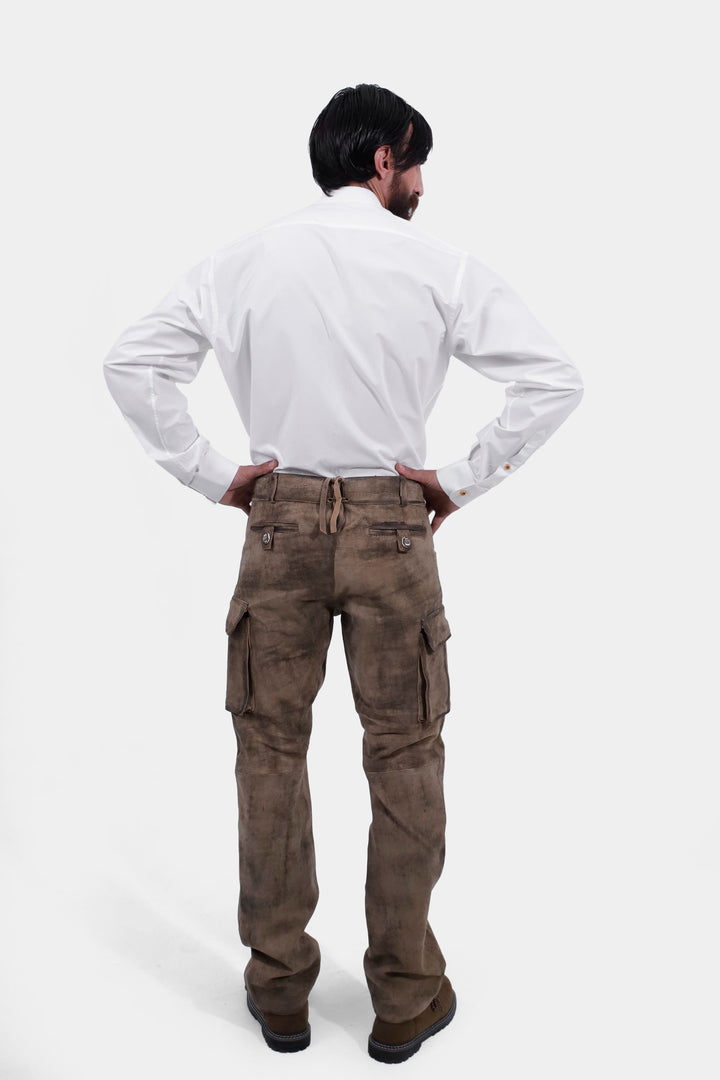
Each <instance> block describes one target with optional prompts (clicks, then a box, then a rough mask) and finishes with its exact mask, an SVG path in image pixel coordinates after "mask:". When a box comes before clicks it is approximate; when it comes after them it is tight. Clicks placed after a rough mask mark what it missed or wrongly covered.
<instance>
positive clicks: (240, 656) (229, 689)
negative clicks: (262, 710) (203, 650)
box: [225, 596, 255, 713]
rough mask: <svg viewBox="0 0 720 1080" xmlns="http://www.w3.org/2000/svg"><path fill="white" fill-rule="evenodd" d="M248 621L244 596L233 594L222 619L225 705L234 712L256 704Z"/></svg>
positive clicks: (248, 613) (250, 709) (249, 708)
mask: <svg viewBox="0 0 720 1080" xmlns="http://www.w3.org/2000/svg"><path fill="white" fill-rule="evenodd" d="M250 623H251V619H250V609H249V605H248V602H247V600H241V599H240V598H239V597H235V596H233V598H232V600H231V601H230V609H229V611H228V614H227V619H226V620H225V632H226V633H227V636H228V654H227V686H226V694H225V708H226V709H227V710H228V711H229V712H233V713H244V712H252V710H253V708H254V705H255V702H254V695H253V686H252V678H251V669H250V656H251V650H252V643H251V634H250Z"/></svg>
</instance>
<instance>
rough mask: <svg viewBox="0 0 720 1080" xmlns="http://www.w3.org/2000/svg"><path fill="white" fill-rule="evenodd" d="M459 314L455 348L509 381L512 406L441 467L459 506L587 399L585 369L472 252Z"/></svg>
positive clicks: (455, 313)
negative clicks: (461, 454) (582, 371)
mask: <svg viewBox="0 0 720 1080" xmlns="http://www.w3.org/2000/svg"><path fill="white" fill-rule="evenodd" d="M451 314H452V328H451V329H452V346H453V347H452V353H453V355H454V356H456V357H457V358H458V360H462V362H463V363H465V364H467V365H468V366H469V367H471V368H472V369H473V370H474V371H477V372H479V373H480V374H481V375H486V376H487V377H488V378H489V379H494V380H495V381H497V382H503V383H510V384H511V385H509V386H508V387H507V389H506V390H505V407H504V409H503V411H502V413H501V414H500V416H498V417H496V418H495V420H493V421H492V422H491V423H489V424H487V425H486V426H485V427H483V428H481V430H480V431H478V432H476V436H475V438H476V442H475V443H474V444H473V445H472V447H471V449H470V452H469V454H468V455H467V456H466V457H464V458H460V459H459V460H458V461H454V462H452V463H451V464H449V465H444V466H443V467H442V468H439V469H438V470H437V474H436V475H437V480H438V482H439V484H440V486H441V487H442V489H443V491H444V492H445V494H446V495H447V496H448V497H449V498H450V499H451V500H452V502H453V503H455V504H456V506H460V507H462V506H464V505H466V504H467V503H469V502H472V500H473V499H476V498H477V497H478V496H479V495H483V494H484V493H485V492H486V491H489V490H490V488H493V487H495V486H496V485H497V484H499V483H500V482H501V481H502V480H504V479H505V478H506V477H507V476H510V475H511V474H512V473H513V472H515V470H516V469H517V468H518V467H519V466H520V465H522V464H523V463H524V462H525V461H527V459H528V458H529V457H530V455H531V454H533V453H534V452H535V450H537V449H538V447H539V446H542V444H543V443H544V442H545V441H546V440H547V439H548V438H549V436H550V435H551V434H552V433H553V432H554V431H555V430H556V429H557V428H558V427H559V426H560V424H562V423H563V421H564V420H566V419H567V417H568V416H569V415H570V413H571V412H572V411H573V409H575V408H576V407H577V406H578V405H579V404H580V399H581V397H582V394H583V384H582V379H581V377H580V373H579V371H578V370H577V368H576V367H575V365H574V364H573V363H572V361H571V360H570V359H569V357H568V356H567V355H566V353H565V352H564V351H563V350H562V349H561V348H560V346H559V345H558V344H557V343H556V342H555V341H553V339H552V338H551V337H550V335H549V334H548V333H547V332H546V331H545V330H544V329H543V327H542V326H541V325H540V324H539V323H538V321H537V319H536V318H535V317H534V315H533V314H532V313H531V312H530V311H529V310H528V308H527V307H526V305H525V304H524V303H523V301H522V300H521V299H520V297H519V296H518V295H517V293H516V292H515V291H514V290H513V289H512V288H511V287H510V286H509V285H508V284H507V282H505V281H504V280H503V279H502V278H501V277H500V276H499V275H498V274H496V273H494V272H493V271H492V270H490V269H489V268H488V267H486V266H484V265H483V264H482V263H481V262H480V261H479V260H478V259H476V258H474V256H472V255H469V254H468V255H467V256H466V257H465V263H464V266H463V267H461V271H460V282H459V287H458V293H457V298H456V302H455V303H454V305H453V310H452V312H451Z"/></svg>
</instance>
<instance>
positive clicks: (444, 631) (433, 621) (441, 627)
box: [422, 604, 451, 652]
mask: <svg viewBox="0 0 720 1080" xmlns="http://www.w3.org/2000/svg"><path fill="white" fill-rule="evenodd" d="M422 632H423V634H424V635H425V640H426V641H427V643H428V647H429V648H430V650H431V651H432V652H434V651H435V649H437V647H438V645H442V643H443V641H447V639H448V638H449V637H450V634H451V630H450V624H449V623H448V621H447V618H446V616H445V606H444V604H441V605H440V607H439V608H435V610H434V611H429V612H428V613H427V615H423V620H422Z"/></svg>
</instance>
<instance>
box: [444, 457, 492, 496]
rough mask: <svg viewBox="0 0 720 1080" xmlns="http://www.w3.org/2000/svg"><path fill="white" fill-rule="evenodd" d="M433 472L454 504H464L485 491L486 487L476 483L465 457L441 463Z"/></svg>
mask: <svg viewBox="0 0 720 1080" xmlns="http://www.w3.org/2000/svg"><path fill="white" fill-rule="evenodd" d="M435 473H436V475H437V479H438V483H439V485H440V487H441V488H442V489H443V491H444V492H445V494H446V495H447V496H448V498H449V499H450V500H451V501H452V502H454V503H455V505H456V506H464V505H465V504H466V503H469V502H472V501H473V499H476V498H477V497H478V495H483V494H484V493H485V492H486V491H487V488H486V487H484V486H483V485H482V484H478V482H477V480H476V479H475V474H474V473H473V471H472V466H471V465H470V462H469V461H468V459H467V458H461V459H460V460H459V461H453V462H452V463H451V464H450V465H443V467H442V468H441V469H436V470H435Z"/></svg>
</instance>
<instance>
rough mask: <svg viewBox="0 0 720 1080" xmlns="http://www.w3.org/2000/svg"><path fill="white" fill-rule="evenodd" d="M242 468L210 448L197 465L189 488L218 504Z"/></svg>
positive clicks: (189, 482) (189, 481)
mask: <svg viewBox="0 0 720 1080" xmlns="http://www.w3.org/2000/svg"><path fill="white" fill-rule="evenodd" d="M239 468H240V466H239V465H238V464H236V462H234V461H231V460H230V458H226V457H225V456H224V455H223V454H221V453H219V452H218V451H217V450H215V449H214V448H213V447H212V446H208V447H207V449H206V451H205V453H204V454H203V455H202V457H201V458H200V461H199V462H198V463H197V464H196V465H195V467H194V470H193V473H192V475H191V477H190V479H189V480H188V481H186V484H187V487H190V488H192V489H193V491H199V492H200V494H201V495H204V496H205V498H206V499H209V500H210V502H214V503H218V502H220V499H221V498H222V497H223V495H224V494H225V492H226V491H227V490H228V488H229V487H230V485H231V483H232V482H233V480H234V479H235V475H236V473H237V471H238V469H239Z"/></svg>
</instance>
